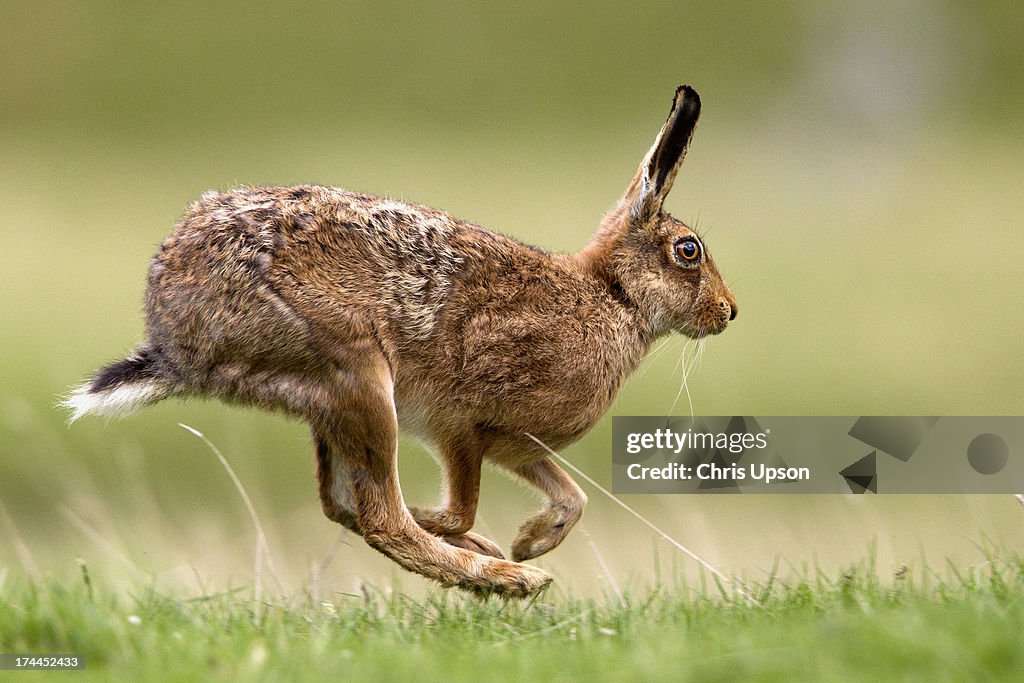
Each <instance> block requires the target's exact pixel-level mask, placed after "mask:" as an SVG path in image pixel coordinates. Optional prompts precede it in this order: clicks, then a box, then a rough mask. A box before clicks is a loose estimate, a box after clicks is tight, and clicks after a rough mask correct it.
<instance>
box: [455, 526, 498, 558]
mask: <svg viewBox="0 0 1024 683" xmlns="http://www.w3.org/2000/svg"><path fill="white" fill-rule="evenodd" d="M441 540H442V541H444V542H445V543H447V544H448V545H453V546H455V547H456V548H462V549H464V550H470V551H472V552H474V553H480V554H481V555H489V556H491V557H496V558H498V559H499V560H504V559H505V555H504V553H502V552H501V548H499V547H498V544H497V543H495V542H494V541H491V540H489V539H486V538H484V537H483V536H480V535H479V534H474V533H472V532H470V531H467V532H466V533H464V534H459V535H457V536H442V537H441Z"/></svg>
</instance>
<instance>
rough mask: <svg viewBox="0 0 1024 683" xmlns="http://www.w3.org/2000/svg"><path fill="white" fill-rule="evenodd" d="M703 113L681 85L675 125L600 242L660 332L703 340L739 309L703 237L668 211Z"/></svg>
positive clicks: (666, 130) (611, 267)
mask: <svg viewBox="0 0 1024 683" xmlns="http://www.w3.org/2000/svg"><path fill="white" fill-rule="evenodd" d="M699 116H700V98H699V97H698V96H697V93H696V92H695V91H694V90H693V89H692V88H690V87H689V86H685V85H684V86H680V87H679V88H678V89H677V90H676V95H675V99H674V100H673V102H672V111H671V112H670V113H669V117H668V121H666V122H665V125H664V126H663V127H662V129H661V132H660V133H659V134H658V137H657V139H656V140H655V141H654V145H653V146H652V147H651V149H650V151H649V152H648V153H647V156H645V157H644V160H643V162H641V164H640V168H639V170H637V173H636V176H635V177H634V178H633V182H632V183H631V184H630V186H629V189H628V190H627V191H626V194H625V196H623V198H622V200H621V201H620V202H619V204H618V205H617V206H616V208H615V209H614V210H613V211H612V212H611V213H609V214H608V216H607V217H606V218H605V221H604V223H603V224H602V226H601V230H600V231H599V233H598V239H597V240H596V243H599V244H600V245H601V249H600V251H602V252H603V254H602V256H603V260H605V263H604V268H605V269H606V271H607V272H608V274H609V275H610V276H611V277H612V279H613V280H614V281H615V282H616V283H617V284H618V286H620V287H621V288H622V290H623V292H624V294H625V295H626V296H627V297H629V298H630V299H631V300H633V301H634V302H635V303H636V305H637V306H638V307H639V308H640V309H641V311H642V312H643V313H645V314H646V315H647V316H649V318H650V320H651V323H652V325H653V327H654V330H655V332H656V333H659V334H660V333H664V332H668V331H670V330H676V331H678V332H682V333H683V334H685V335H687V336H690V337H698V338H699V337H704V336H707V335H711V334H718V333H719V332H721V331H722V330H724V329H725V328H726V326H727V325H728V324H729V321H730V320H732V319H734V318H735V317H736V311H737V305H736V300H735V299H734V298H733V296H732V292H731V291H729V287H728V285H726V284H725V281H724V280H723V279H722V276H721V275H720V274H719V272H718V268H717V267H716V266H715V262H714V261H713V260H712V259H711V254H710V253H709V252H708V250H707V247H706V246H705V245H704V243H703V241H702V240H701V238H700V237H699V236H698V235H697V234H696V233H695V232H694V231H693V230H691V229H690V228H689V227H688V226H687V225H686V224H684V223H683V222H682V221H679V220H677V219H675V218H673V217H672V216H670V215H668V214H667V213H665V212H664V211H663V210H662V204H663V202H664V201H665V197H666V196H667V195H668V192H669V190H670V189H671V188H672V182H673V181H674V180H675V177H676V173H677V172H678V171H679V166H680V164H681V163H682V161H683V156H684V155H685V154H686V149H687V147H688V146H689V144H690V137H691V136H692V135H693V129H694V127H695V126H696V125H697V118H698V117H699Z"/></svg>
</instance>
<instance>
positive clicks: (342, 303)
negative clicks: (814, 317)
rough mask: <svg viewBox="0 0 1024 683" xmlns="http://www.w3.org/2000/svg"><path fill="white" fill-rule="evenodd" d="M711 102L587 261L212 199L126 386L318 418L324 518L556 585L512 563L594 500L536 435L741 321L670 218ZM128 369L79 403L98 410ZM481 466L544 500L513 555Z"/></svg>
mask: <svg viewBox="0 0 1024 683" xmlns="http://www.w3.org/2000/svg"><path fill="white" fill-rule="evenodd" d="M699 106H700V102H699V99H698V98H697V95H696V93H695V92H694V91H693V90H691V89H689V88H688V87H685V86H684V87H681V88H680V89H679V90H677V93H676V97H675V100H674V102H673V107H672V111H671V113H670V116H669V120H668V121H667V122H666V124H665V126H664V127H663V129H662V131H661V133H659V136H658V138H657V140H656V141H655V144H654V146H653V147H652V149H651V151H650V152H649V153H648V155H647V157H645V159H644V161H643V163H642V164H641V166H640V169H639V170H638V171H637V174H636V176H635V177H634V179H633V182H632V183H631V185H630V187H629V189H628V190H627V192H626V194H625V196H624V197H623V198H622V200H621V201H620V202H619V204H618V205H617V206H616V208H615V209H614V210H612V211H611V212H610V213H609V214H608V216H607V217H606V218H605V220H604V221H603V222H602V225H601V227H600V229H599V230H598V232H597V234H596V235H595V237H594V239H593V240H592V242H591V243H590V244H589V245H587V247H586V248H584V249H583V250H582V251H581V252H580V253H578V254H551V253H547V252H544V251H541V250H539V249H535V248H532V247H528V246H525V245H523V244H520V243H519V242H516V241H514V240H512V239H510V238H508V237H505V236H502V235H499V234H496V233H493V232H490V231H488V230H486V229H484V228H481V227H479V226H476V225H473V224H471V223H468V222H466V221H462V220H459V219H457V218H454V217H452V216H449V215H448V214H446V213H444V212H442V211H437V210H434V209H430V208H426V207H423V206H416V205H411V204H404V203H399V202H395V201H392V200H388V199H382V198H379V197H374V196H369V195H364V194H358V193H354V192H349V191H347V190H342V189H337V188H331V187H319V186H300V187H290V188H276V187H261V188H245V189H237V190H233V191H231V192H228V193H223V194H222V193H217V192H208V193H206V194H204V195H203V196H202V198H201V199H200V200H199V201H198V202H196V203H195V204H193V205H192V206H191V207H190V208H189V211H188V212H187V214H186V216H185V218H184V219H183V220H182V222H181V223H180V224H179V225H178V227H177V229H176V230H175V231H174V234H173V235H172V236H171V237H169V238H168V239H167V240H166V241H165V242H164V243H163V245H162V246H161V247H160V250H159V252H158V253H157V255H156V256H155V257H154V258H153V261H152V264H151V268H150V273H149V282H148V288H147V293H146V313H147V315H146V326H147V335H148V341H147V342H146V344H145V345H144V347H143V349H142V351H140V353H139V354H138V355H137V356H136V357H133V359H131V360H130V363H129V362H127V361H122V365H123V366H124V367H126V368H129V367H130V369H131V372H132V373H133V374H132V376H131V377H129V376H127V375H126V376H125V378H124V386H125V387H128V388H129V389H131V386H132V385H130V384H129V383H130V382H142V381H144V382H148V384H146V385H145V391H146V392H147V393H145V396H144V398H143V399H140V401H139V402H152V401H153V400H158V399H159V398H163V397H164V396H168V395H180V396H189V395H208V396H216V397H219V398H222V399H224V400H228V401H233V402H239V403H243V404H249V405H255V406H258V407H261V408H267V409H280V410H284V411H286V412H288V413H290V414H292V415H295V416H297V417H299V418H301V419H303V420H305V421H307V422H308V423H309V424H310V425H311V428H312V431H313V435H314V441H315V446H316V456H317V470H318V478H319V485H320V498H321V502H322V505H323V509H324V513H325V514H326V515H327V516H328V517H329V518H330V519H332V520H334V521H336V522H338V523H340V524H343V525H344V526H346V527H348V528H349V529H352V530H353V531H355V532H357V533H360V534H361V535H362V536H363V538H364V539H365V540H366V542H367V543H369V544H370V545H371V546H373V547H374V548H376V549H377V550H379V551H380V552H382V553H384V554H385V555H387V556H388V557H391V558H392V559H394V560H395V561H396V562H398V563H399V564H400V565H402V566H403V567H405V568H406V569H409V570H411V571H414V572H417V573H419V574H422V575H423V576H426V577H429V578H431V579H434V580H436V581H439V582H440V583H442V584H444V585H446V586H459V587H462V588H465V589H469V590H473V591H477V592H481V593H499V594H501V595H507V596H516V597H522V596H528V595H532V594H534V593H536V592H537V591H539V590H541V589H542V588H544V586H546V585H547V584H548V582H549V581H550V577H549V576H548V575H547V574H546V573H544V572H542V571H540V570H538V569H536V568H533V567H529V566H527V565H523V564H520V563H519V562H520V561H522V560H526V559H530V558H533V557H536V556H538V555H540V554H542V553H545V552H547V551H549V550H551V549H552V548H554V547H555V546H557V545H558V544H559V543H561V541H562V540H563V539H564V538H565V536H566V534H567V533H568V532H569V530H570V529H571V528H572V526H573V525H574V524H575V523H576V521H577V520H578V519H579V518H580V515H581V514H582V512H583V507H584V504H585V502H586V496H585V495H584V494H583V492H582V491H581V490H580V488H579V487H578V486H577V485H576V484H575V483H574V482H573V481H572V479H571V478H570V477H569V476H568V475H567V474H566V473H565V472H564V471H562V470H561V469H560V468H559V467H558V466H557V465H556V464H555V463H554V462H553V461H552V460H551V459H550V458H549V457H548V456H547V455H546V454H545V453H544V451H543V450H541V449H540V448H539V447H538V446H537V444H535V443H534V442H533V441H532V440H530V439H529V438H528V437H527V436H526V434H532V435H533V436H535V437H537V438H538V439H540V440H541V441H543V442H545V443H547V444H548V445H549V446H551V447H552V448H559V447H563V446H566V445H568V444H570V443H572V442H574V441H576V440H577V439H579V438H580V437H581V436H582V435H583V434H585V433H586V432H587V431H588V430H589V429H590V428H591V427H593V426H594V424H595V423H596V422H597V421H598V419H599V418H600V417H601V416H602V415H603V414H604V412H605V411H606V410H607V409H608V407H609V405H610V404H611V401H612V399H613V398H614V396H615V394H616V392H617V391H618V389H619V387H620V386H621V384H622V382H623V380H624V379H625V378H626V376H627V375H628V374H629V373H630V372H631V371H632V370H634V369H635V368H636V366H637V364H638V363H639V362H640V360H641V359H642V358H643V357H644V355H645V354H646V353H647V351H648V349H649V347H650V345H651V343H652V341H653V340H655V339H656V338H658V337H659V336H661V335H664V334H666V333H668V332H670V331H673V330H677V331H681V332H683V333H684V334H687V335H690V336H694V337H700V336H705V335H710V334H717V333H718V332H721V331H722V330H723V329H725V327H726V325H727V324H728V322H729V320H730V319H732V318H733V317H735V314H736V302H735V300H734V299H733V297H732V294H731V293H730V291H729V289H728V287H727V286H726V285H725V283H724V282H723V281H722V278H721V277H720V276H719V274H718V271H717V269H716V267H715V265H714V262H713V261H712V260H711V257H710V255H709V254H707V252H706V250H703V247H701V248H702V252H703V253H702V255H701V258H700V259H698V260H697V261H696V262H694V263H686V262H683V261H682V260H681V259H680V258H679V257H677V256H676V251H675V248H676V244H677V243H678V242H679V240H680V239H683V238H687V239H691V240H695V241H697V242H698V244H699V238H697V237H696V236H695V235H694V234H693V232H692V231H691V230H690V229H689V228H688V227H686V226H685V225H684V224H682V223H681V222H679V221H677V220H675V219H674V218H672V217H670V216H668V215H667V214H665V213H664V212H663V211H662V208H661V206H662V202H663V201H664V198H665V196H666V195H667V193H668V190H669V189H670V188H671V184H672V181H673V179H674V178H675V174H676V171H677V170H678V168H679V163H680V162H681V161H682V157H683V155H684V154H685V151H686V147H687V145H688V143H689V139H690V135H691V134H692V132H693V128H694V126H695V125H696V122H697V117H698V115H699ZM111 367H114V366H111ZM118 367H120V366H118ZM118 372H119V370H117V369H116V368H115V370H112V371H110V372H107V376H106V383H105V384H104V385H103V386H102V387H101V386H98V385H96V384H95V383H94V384H92V385H86V387H84V388H83V389H82V392H83V394H84V395H86V396H90V395H95V396H97V397H99V398H97V400H98V401H101V402H102V400H103V399H102V392H105V391H111V388H110V387H111V386H112V385H114V386H116V384H117V383H116V379H117V377H116V376H117V373H118ZM126 372H127V371H126ZM136 378H141V379H136ZM154 378H155V379H154ZM140 388H141V386H140ZM125 396H128V397H129V398H119V399H118V400H119V401H120V402H121V403H125V402H130V399H131V396H132V395H131V394H130V392H129V394H125ZM121 403H119V404H118V405H117V406H114V407H120V405H121ZM91 409H92V408H81V407H79V411H80V412H88V411H89V410H91ZM99 409H100V410H102V409H103V406H102V405H101V407H100V408H99ZM399 425H401V426H402V427H403V428H405V429H407V430H409V431H410V432H412V433H414V434H415V435H417V436H419V437H420V438H422V439H424V440H425V441H427V442H430V443H432V444H433V445H435V446H436V447H437V449H438V450H439V452H440V456H441V461H442V463H443V465H444V469H445V479H446V492H447V497H446V500H445V501H444V503H443V505H441V506H440V507H438V508H436V509H420V508H407V506H406V505H405V502H404V500H403V498H402V493H401V490H400V488H399V483H398V476H397V464H396V462H397V461H396V457H397V453H396V450H397V438H398V429H399ZM485 458H486V459H488V460H489V461H491V462H493V463H495V464H497V465H498V466H500V467H503V468H505V469H507V470H509V471H510V472H512V473H514V474H516V475H518V476H519V477H521V478H522V479H523V480H525V481H526V482H528V483H530V484H532V485H533V486H535V487H537V488H538V489H539V490H540V491H541V492H542V493H543V494H544V495H545V496H546V498H547V503H546V505H545V507H544V508H543V509H542V510H541V511H539V512H538V513H537V514H535V515H534V516H533V517H531V518H530V519H528V520H527V521H526V522H525V523H524V524H523V526H522V527H521V529H520V531H519V535H518V537H517V538H516V540H515V541H514V542H513V544H512V557H513V559H514V560H515V562H510V561H507V560H505V559H503V558H502V555H501V551H500V549H499V548H498V546H497V545H495V544H494V543H493V542H491V541H489V540H487V539H485V538H483V537H480V536H477V535H475V534H473V533H471V532H470V529H471V528H472V526H473V521H474V517H475V515H476V509H477V499H478V493H479V483H480V467H481V463H482V461H483V460H484V459H485Z"/></svg>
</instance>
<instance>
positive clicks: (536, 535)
mask: <svg viewBox="0 0 1024 683" xmlns="http://www.w3.org/2000/svg"><path fill="white" fill-rule="evenodd" d="M509 469H511V470H512V471H513V472H515V473H516V474H518V475H519V476H520V477H522V478H523V479H525V480H526V481H527V482H529V483H530V484H532V485H533V486H536V487H537V488H538V489H540V490H541V491H542V492H543V493H544V495H545V496H547V499H548V500H547V504H545V505H544V508H543V509H541V510H540V511H539V512H537V513H536V514H535V515H533V516H532V517H530V518H528V519H527V520H526V521H525V522H523V525H522V526H521V527H519V534H518V535H517V536H516V540H515V541H513V543H512V559H514V560H515V561H516V562H521V561H523V560H529V559H531V558H534V557H537V556H538V555H543V554H544V553H546V552H548V551H549V550H551V549H553V548H555V547H556V546H558V544H559V543H561V542H562V541H563V540H565V537H566V536H567V535H568V534H569V531H570V530H572V528H573V526H574V525H575V524H576V522H578V521H579V519H580V517H581V516H582V515H583V508H584V506H586V504H587V495H586V494H585V493H583V490H582V489H581V488H580V487H579V485H577V484H576V482H575V481H573V480H572V477H570V476H569V475H568V474H566V472H565V470H563V469H562V468H561V467H559V466H558V465H556V464H555V462H554V461H553V460H552V459H551V458H550V457H547V456H545V457H544V458H541V459H540V460H533V461H531V462H529V463H527V464H524V465H520V466H511V467H509Z"/></svg>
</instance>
